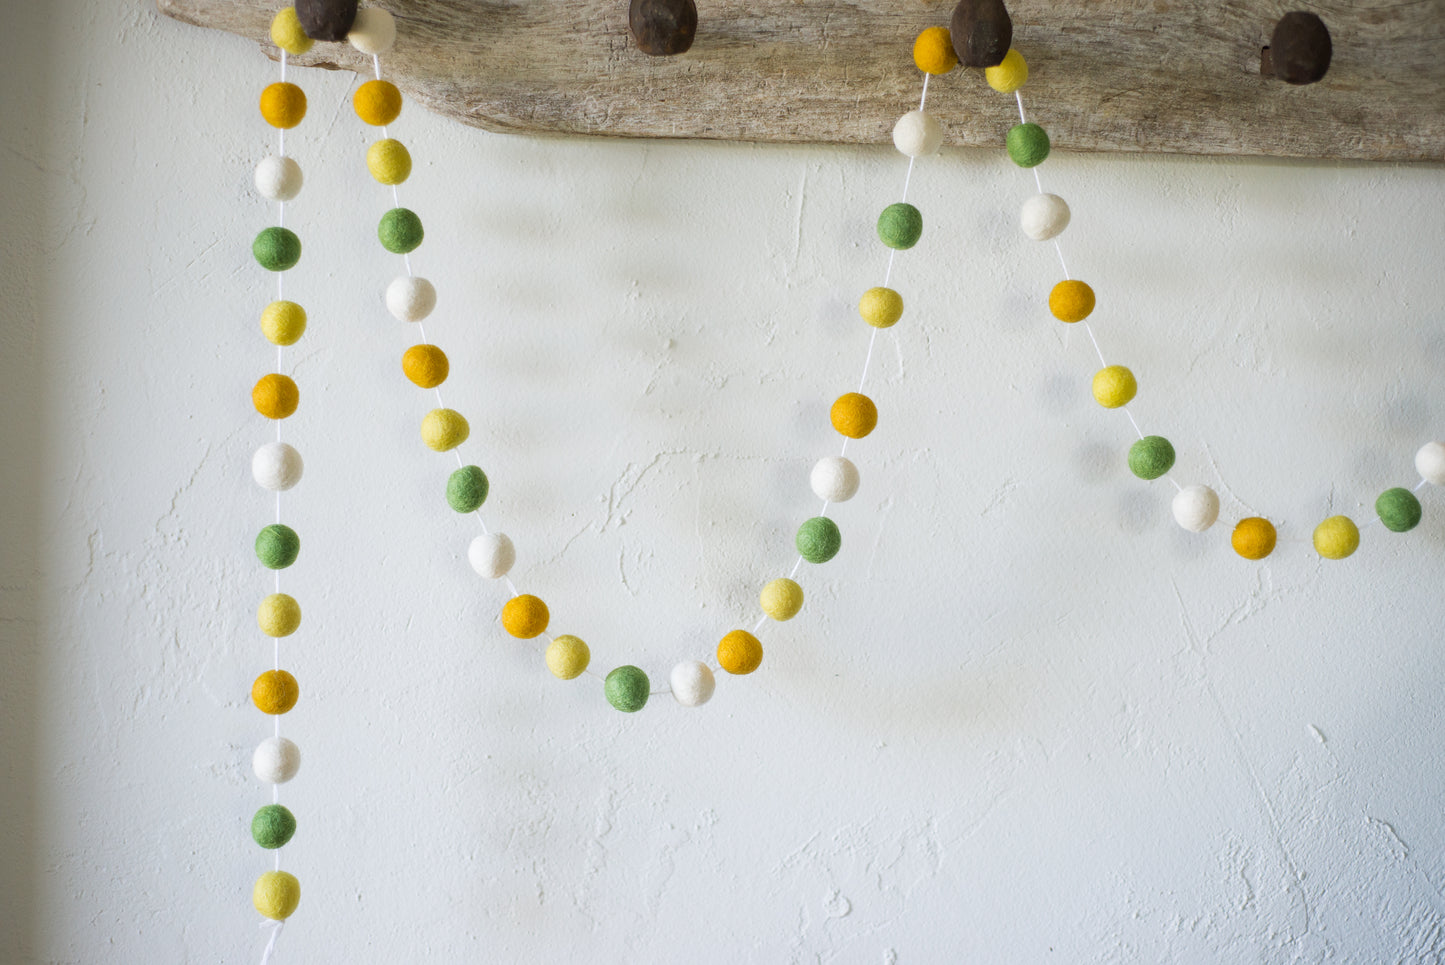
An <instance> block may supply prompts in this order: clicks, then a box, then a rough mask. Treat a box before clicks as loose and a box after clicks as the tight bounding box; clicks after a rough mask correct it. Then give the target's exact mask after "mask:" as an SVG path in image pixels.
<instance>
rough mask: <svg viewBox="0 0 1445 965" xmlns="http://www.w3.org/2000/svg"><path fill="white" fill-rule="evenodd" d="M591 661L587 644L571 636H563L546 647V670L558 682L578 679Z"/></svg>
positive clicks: (590, 652)
mask: <svg viewBox="0 0 1445 965" xmlns="http://www.w3.org/2000/svg"><path fill="white" fill-rule="evenodd" d="M591 659H592V651H590V650H588V649H587V644H585V643H583V642H582V640H581V639H579V638H578V637H574V636H572V635H571V634H563V635H562V636H560V637H558V638H557V639H555V640H553V641H552V642H551V643H550V644H548V645H547V669H548V670H550V671H552V676H554V677H556V678H557V679H558V680H571V679H572V678H574V677H580V676H581V675H582V673H583V672H584V671H585V670H586V669H587V663H588V662H589V661H590V660H591Z"/></svg>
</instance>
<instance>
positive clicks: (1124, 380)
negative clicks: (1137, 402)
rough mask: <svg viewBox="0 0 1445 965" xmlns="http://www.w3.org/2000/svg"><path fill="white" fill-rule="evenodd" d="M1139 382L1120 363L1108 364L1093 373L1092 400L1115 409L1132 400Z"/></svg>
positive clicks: (1107, 407) (1137, 389)
mask: <svg viewBox="0 0 1445 965" xmlns="http://www.w3.org/2000/svg"><path fill="white" fill-rule="evenodd" d="M1138 391H1139V383H1138V381H1136V380H1135V378H1134V373H1133V372H1130V371H1129V370H1128V369H1127V368H1125V367H1124V366H1122V365H1109V366H1106V367H1104V368H1102V369H1100V370H1099V371H1097V372H1095V373H1094V401H1095V402H1097V403H1099V404H1100V405H1102V406H1103V407H1104V408H1106V409H1117V408H1119V407H1120V406H1121V405H1128V404H1129V403H1130V402H1132V401H1134V396H1135V394H1137V393H1138Z"/></svg>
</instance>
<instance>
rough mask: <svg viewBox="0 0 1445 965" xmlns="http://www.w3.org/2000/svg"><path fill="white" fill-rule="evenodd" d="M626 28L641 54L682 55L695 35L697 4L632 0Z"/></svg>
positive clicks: (686, 0)
mask: <svg viewBox="0 0 1445 965" xmlns="http://www.w3.org/2000/svg"><path fill="white" fill-rule="evenodd" d="M627 29H628V32H630V33H631V34H632V39H633V41H634V42H635V43H636V44H637V49H638V50H640V51H642V52H643V53H644V54H652V55H653V56H656V57H670V56H672V55H673V54H680V53H684V52H686V50H687V49H688V48H689V47H691V46H692V38H693V35H694V34H696V33H697V4H695V3H694V2H693V0H632V5H631V6H630V7H629V8H628V10H627Z"/></svg>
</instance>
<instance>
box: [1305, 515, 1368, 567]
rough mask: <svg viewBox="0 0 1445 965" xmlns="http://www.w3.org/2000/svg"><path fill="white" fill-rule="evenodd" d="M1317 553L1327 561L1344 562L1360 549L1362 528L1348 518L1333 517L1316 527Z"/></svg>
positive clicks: (1315, 541)
mask: <svg viewBox="0 0 1445 965" xmlns="http://www.w3.org/2000/svg"><path fill="white" fill-rule="evenodd" d="M1314 544H1315V552H1316V553H1318V554H1320V555H1321V556H1323V557H1324V558H1325V559H1327V560H1342V559H1344V558H1345V557H1346V556H1349V555H1350V554H1351V553H1353V552H1354V551H1355V550H1357V549H1359V548H1360V528H1359V527H1358V526H1356V525H1355V521H1354V520H1352V519H1350V517H1348V516H1331V517H1330V518H1329V519H1327V520H1325V521H1324V522H1323V523H1320V524H1319V525H1318V526H1316V527H1315V535H1314Z"/></svg>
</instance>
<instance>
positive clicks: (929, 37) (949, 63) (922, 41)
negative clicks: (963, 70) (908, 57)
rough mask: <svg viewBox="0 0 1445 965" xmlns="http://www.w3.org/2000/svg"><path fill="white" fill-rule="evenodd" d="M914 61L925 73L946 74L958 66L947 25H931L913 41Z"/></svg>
mask: <svg viewBox="0 0 1445 965" xmlns="http://www.w3.org/2000/svg"><path fill="white" fill-rule="evenodd" d="M913 63H914V64H915V65H916V66H917V67H918V69H919V70H921V71H923V72H924V73H925V74H935V75H936V74H946V73H948V72H949V71H950V70H952V69H953V68H955V67H957V66H958V54H956V53H954V52H953V38H952V37H951V36H949V33H948V28H947V27H929V28H928V29H927V30H925V31H923V33H921V34H919V35H918V39H917V40H915V41H913Z"/></svg>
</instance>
